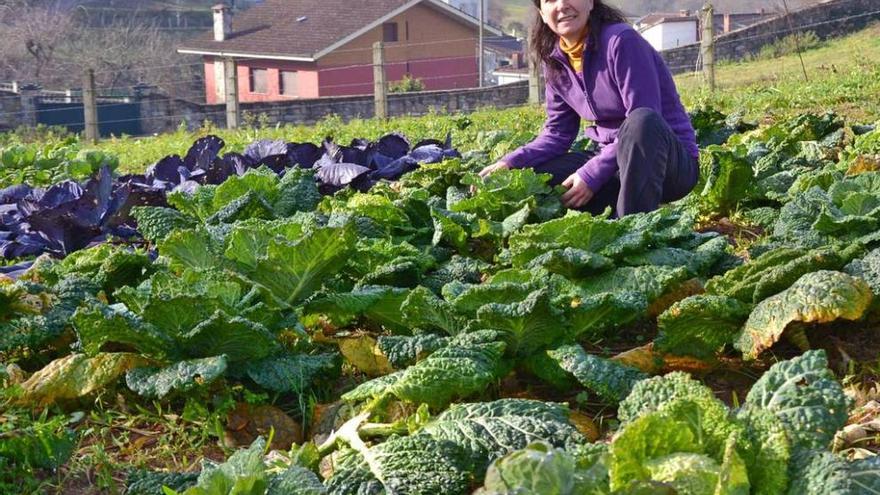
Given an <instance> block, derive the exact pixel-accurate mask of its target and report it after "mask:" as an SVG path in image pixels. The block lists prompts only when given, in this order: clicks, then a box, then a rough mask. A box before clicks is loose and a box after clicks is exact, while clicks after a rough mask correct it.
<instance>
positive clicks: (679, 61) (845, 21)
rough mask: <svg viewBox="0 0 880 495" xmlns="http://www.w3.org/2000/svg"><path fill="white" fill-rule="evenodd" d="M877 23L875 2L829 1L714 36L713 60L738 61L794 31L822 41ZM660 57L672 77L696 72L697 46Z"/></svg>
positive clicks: (879, 14)
mask: <svg viewBox="0 0 880 495" xmlns="http://www.w3.org/2000/svg"><path fill="white" fill-rule="evenodd" d="M877 21H880V2H878V0H831V1H829V2H826V3H822V4H819V5H817V6H815V7H810V8H806V9H802V10H799V11H796V12H792V13H791V14H790V15H788V16H781V17H776V18H773V19H770V20H767V21H764V22H760V23H758V24H755V25H753V26H749V27H747V28H743V29H740V30H737V31H733V32H730V33H728V34H724V35H721V36H718V37H717V38H716V39H715V58H716V59H717V60H742V59H743V58H744V57H746V56H747V55H753V54H756V53H758V52H759V51H760V50H761V48H762V47H763V46H765V45H767V44H770V43H773V42H774V41H777V40H780V39H782V38H784V37H786V36H789V35H791V34H793V33H794V32H795V31H797V32H807V31H812V32H814V33H816V36H818V37H819V38H820V39H823V40H824V39H828V38H834V37H837V36H844V35H847V34H850V33H853V32H855V31H859V30H861V29H864V28H865V27H867V26H868V25H869V24H871V23H873V22H877ZM661 55H662V56H663V59H664V60H666V65H668V66H669V68H670V70H671V71H672V73H673V74H679V73H682V72H690V71H694V70H698V69H699V68H700V67H699V66H698V64H697V62H698V58H699V55H700V45H699V44H693V45H687V46H682V47H679V48H674V49H672V50H664V51H663V52H661Z"/></svg>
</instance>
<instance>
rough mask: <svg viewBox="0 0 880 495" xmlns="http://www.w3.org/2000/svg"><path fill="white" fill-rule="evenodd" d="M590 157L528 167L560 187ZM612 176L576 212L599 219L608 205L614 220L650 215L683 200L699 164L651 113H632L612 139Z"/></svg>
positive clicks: (575, 156)
mask: <svg viewBox="0 0 880 495" xmlns="http://www.w3.org/2000/svg"><path fill="white" fill-rule="evenodd" d="M594 154H595V153H566V154H565V155H562V156H560V157H557V158H554V159H552V160H549V161H547V162H545V163H542V164H540V165H536V166H535V167H534V170H535V172H538V173H546V174H551V175H552V176H553V179H552V181H551V184H553V185H557V184H561V183H562V182H563V181H564V180H565V179H567V178H568V176H570V175H571V174H573V173H575V171H576V170H577V169H579V168H581V167H582V166H583V165H584V164H585V163H587V161H588V160H589V159H590V158H592V157H593V155H594ZM617 167H618V171H617V173H616V174H615V175H614V176H613V177H612V178H611V179H610V180H609V181H608V182H607V183H606V184H605V186H603V187H602V189H600V190H599V191H593V199H591V200H590V202H589V203H587V204H586V205H584V206H583V207H581V208H580V209H581V210H583V211H589V212H591V213H593V214H599V213H602V212H603V211H605V208H607V207H609V206H611V207H612V209H613V211H614V215H615V216H616V217H622V216H624V215H629V214H630V213H639V212H646V211H653V210H656V209H657V208H658V207H659V206H660V203H668V202H670V201H675V200H678V199H681V198H683V197H685V196H686V195H687V194H688V193H689V192H690V191H691V189H693V188H694V186H695V185H696V184H697V178H698V176H699V168H700V167H699V164H698V162H697V160H696V159H695V158H694V157H692V156H690V155H689V154H688V152H687V150H686V149H685V147H684V145H682V144H681V141H679V140H678V137H677V136H676V135H675V133H674V132H673V131H672V129H671V128H670V127H669V124H667V123H666V121H665V120H663V117H662V116H660V115H659V114H657V112H655V111H653V110H650V109H647V108H638V109H636V110H635V111H633V112H632V113H631V114H630V116H629V117H628V118H627V119H626V120H625V121H624V122H623V125H622V126H621V127H620V131H619V133H618V135H617Z"/></svg>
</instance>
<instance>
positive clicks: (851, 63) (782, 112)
mask: <svg viewBox="0 0 880 495" xmlns="http://www.w3.org/2000/svg"><path fill="white" fill-rule="evenodd" d="M803 61H804V66H805V67H806V72H807V76H808V78H809V81H805V80H804V74H803V69H802V68H801V62H800V59H799V57H798V56H797V55H796V54H793V55H786V56H783V57H779V58H774V59H768V60H756V61H750V62H738V63H732V62H722V63H721V64H719V66H718V67H717V68H716V76H715V79H716V83H717V91H716V92H715V93H714V94H712V93H710V92H709V91H708V89H707V88H706V85H705V82H704V80H703V77H702V75H699V74H697V75H695V74H683V75H680V76H678V77H676V85H677V86H678V88H679V92H680V93H681V95H682V100H683V102H684V104H685V107H687V108H694V107H695V106H697V105H700V104H709V105H713V106H716V107H718V108H720V109H721V110H723V111H727V112H730V111H744V112H745V113H746V115H747V116H748V117H750V118H752V119H755V120H759V121H764V120H768V119H770V120H772V119H775V118H783V117H787V116H791V115H795V114H798V113H803V112H821V111H825V110H831V111H834V112H837V113H839V114H841V115H843V116H845V117H846V118H847V119H850V120H851V121H853V122H874V121H876V120H878V119H880V99H878V98H877V95H880V24H875V25H873V26H871V27H869V28H867V29H865V30H863V31H860V32H858V33H856V34H853V35H850V36H847V37H844V38H840V39H835V40H830V41H826V42H824V43H822V44H821V45H820V46H819V47H818V48H814V49H812V50H808V51H806V52H804V53H803Z"/></svg>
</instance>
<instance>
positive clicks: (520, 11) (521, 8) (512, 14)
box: [499, 0, 532, 36]
mask: <svg viewBox="0 0 880 495" xmlns="http://www.w3.org/2000/svg"><path fill="white" fill-rule="evenodd" d="M499 3H501V4H502V8H503V9H504V17H502V21H501V25H502V26H504V27H505V28H506V27H507V26H508V25H509V24H510V23H511V22H518V23H520V24H522V25H523V26H525V27H528V26H529V9H530V8H531V3H532V2H529V0H503V1H500V2H499ZM523 35H524V33H517V36H523Z"/></svg>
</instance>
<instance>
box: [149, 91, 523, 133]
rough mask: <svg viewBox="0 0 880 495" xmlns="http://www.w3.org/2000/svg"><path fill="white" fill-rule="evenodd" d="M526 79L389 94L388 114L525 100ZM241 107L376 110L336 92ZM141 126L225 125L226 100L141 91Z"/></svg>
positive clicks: (308, 120) (271, 111) (302, 112)
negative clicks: (211, 102)
mask: <svg viewBox="0 0 880 495" xmlns="http://www.w3.org/2000/svg"><path fill="white" fill-rule="evenodd" d="M528 93H529V87H528V82H527V81H522V82H517V83H513V84H506V85H503V86H491V87H487V88H477V89H461V90H452V91H422V92H417V93H405V94H389V95H388V114H389V115H390V116H392V117H393V116H401V115H424V114H427V113H428V112H430V111H436V112H439V113H458V112H472V111H474V110H477V109H479V108H483V107H496V108H503V107H508V106H512V105H523V104H525V103H526V102H527V101H528V96H529V94H528ZM241 112H242V114H244V113H245V112H248V113H251V114H253V115H260V114H265V115H266V116H267V117H268V122H269V123H270V124H275V123H279V122H281V123H285V124H306V125H308V124H314V123H316V122H318V121H319V120H321V119H323V118H325V117H327V116H329V115H331V114H335V115H338V116H340V117H341V118H342V119H343V120H344V121H348V120H351V119H356V118H371V117H373V113H374V106H373V96H372V95H369V96H338V97H328V98H314V99H303V100H297V101H284V102H260V103H242V104H241ZM141 118H142V129H143V131H144V133H145V134H154V133H162V132H168V131H171V130H174V129H176V128H177V126H179V125H180V123H181V122H185V123H186V124H187V126H188V127H189V128H196V127H198V126H200V125H201V123H202V122H204V121H205V120H210V121H212V122H214V123H215V124H217V125H218V126H220V127H222V126H225V125H226V106H225V105H203V104H198V103H192V102H188V101H184V100H174V99H169V98H167V97H165V96H162V95H145V96H144V98H143V99H142V101H141Z"/></svg>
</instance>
